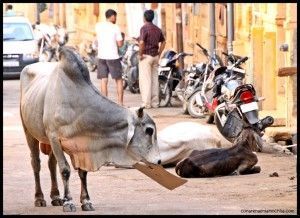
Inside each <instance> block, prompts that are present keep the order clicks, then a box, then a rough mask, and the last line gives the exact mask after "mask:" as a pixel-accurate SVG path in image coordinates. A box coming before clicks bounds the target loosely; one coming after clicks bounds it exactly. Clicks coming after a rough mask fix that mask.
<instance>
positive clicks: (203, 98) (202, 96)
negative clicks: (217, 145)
mask: <svg viewBox="0 0 300 218" xmlns="http://www.w3.org/2000/svg"><path fill="white" fill-rule="evenodd" d="M196 45H197V46H198V47H199V48H200V49H201V50H202V52H203V54H204V55H205V56H206V57H207V62H206V63H200V64H198V74H196V75H194V76H193V77H191V76H190V77H189V79H188V84H190V86H188V87H187V88H186V92H185V94H184V98H185V102H184V103H183V110H184V112H185V111H186V110H187V111H188V113H189V114H190V115H191V116H192V117H195V118H203V117H205V115H206V114H207V113H208V112H209V109H210V108H211V107H212V105H213V104H214V105H215V104H216V102H212V100H213V98H212V96H213V93H212V92H211V91H209V89H208V88H209V86H211V85H212V84H211V83H209V81H211V78H212V75H211V73H212V72H213V71H214V70H215V69H219V68H222V67H224V64H223V62H222V60H221V58H220V57H219V56H218V55H217V54H216V53H215V52H214V53H213V55H209V53H208V51H207V50H206V49H205V48H204V47H202V46H201V45H200V44H199V43H197V44H196ZM196 66H197V65H196ZM196 72H197V67H196ZM195 77H196V78H195ZM193 80H195V82H193Z"/></svg>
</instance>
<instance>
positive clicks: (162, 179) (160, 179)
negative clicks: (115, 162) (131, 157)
mask: <svg viewBox="0 0 300 218" xmlns="http://www.w3.org/2000/svg"><path fill="white" fill-rule="evenodd" d="M133 167H134V168H135V169H137V170H139V171H140V172H142V173H144V174H145V175H146V176H148V177H150V178H151V179H153V180H154V181H156V182H157V183H159V184H160V185H162V186H164V187H165V188H167V189H169V190H173V189H175V188H177V187H179V186H181V185H183V184H184V183H186V182H187V180H186V179H182V178H180V177H178V176H175V175H173V174H172V173H169V172H168V171H167V170H165V169H164V168H163V167H162V166H160V165H155V164H149V165H145V164H143V163H136V164H134V165H133Z"/></svg>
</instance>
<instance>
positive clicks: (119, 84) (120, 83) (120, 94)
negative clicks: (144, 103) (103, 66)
mask: <svg viewBox="0 0 300 218" xmlns="http://www.w3.org/2000/svg"><path fill="white" fill-rule="evenodd" d="M116 84H117V94H118V103H119V104H120V105H122V106H124V104H123V95H124V91H123V79H122V78H121V79H116Z"/></svg>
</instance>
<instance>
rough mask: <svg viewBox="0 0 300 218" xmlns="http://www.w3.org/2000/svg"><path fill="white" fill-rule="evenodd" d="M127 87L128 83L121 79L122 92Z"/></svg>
mask: <svg viewBox="0 0 300 218" xmlns="http://www.w3.org/2000/svg"><path fill="white" fill-rule="evenodd" d="M127 86H128V83H127V81H126V80H125V79H123V90H125V89H126V88H127Z"/></svg>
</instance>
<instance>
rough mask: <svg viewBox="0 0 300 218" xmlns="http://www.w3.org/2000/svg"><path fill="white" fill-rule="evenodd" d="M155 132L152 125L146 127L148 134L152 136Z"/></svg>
mask: <svg viewBox="0 0 300 218" xmlns="http://www.w3.org/2000/svg"><path fill="white" fill-rule="evenodd" d="M153 132H154V130H153V128H151V127H147V128H146V134H147V135H150V136H152V135H153Z"/></svg>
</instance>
